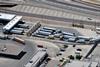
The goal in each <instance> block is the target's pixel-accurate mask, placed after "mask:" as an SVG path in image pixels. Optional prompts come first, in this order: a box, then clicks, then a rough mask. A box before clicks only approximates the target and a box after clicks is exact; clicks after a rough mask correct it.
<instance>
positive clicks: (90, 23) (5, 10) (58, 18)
mask: <svg viewBox="0 0 100 67" xmlns="http://www.w3.org/2000/svg"><path fill="white" fill-rule="evenodd" d="M0 12H3V13H10V14H16V15H22V16H29V17H37V18H41V19H49V20H56V21H64V22H66V23H73V22H74V23H80V24H85V25H93V26H94V25H95V23H96V25H100V22H95V21H91V20H90V21H85V20H77V19H69V18H62V17H54V16H47V15H40V14H32V13H27V12H20V11H14V10H9V9H4V8H0Z"/></svg>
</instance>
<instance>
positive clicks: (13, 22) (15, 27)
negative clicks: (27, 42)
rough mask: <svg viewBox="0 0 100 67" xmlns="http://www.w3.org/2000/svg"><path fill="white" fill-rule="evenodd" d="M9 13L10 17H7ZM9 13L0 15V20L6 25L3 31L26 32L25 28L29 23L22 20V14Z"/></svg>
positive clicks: (9, 32)
mask: <svg viewBox="0 0 100 67" xmlns="http://www.w3.org/2000/svg"><path fill="white" fill-rule="evenodd" d="M4 15H5V14H4ZM7 15H8V17H10V18H5V17H6V16H7ZM7 15H5V16H2V17H0V21H1V22H0V23H1V24H3V25H5V26H4V27H3V33H6V34H12V33H14V34H23V33H24V29H23V28H28V27H29V26H28V25H26V24H25V22H23V21H21V18H22V16H15V15H9V14H7ZM4 18H5V19H4ZM11 18H12V19H11Z"/></svg>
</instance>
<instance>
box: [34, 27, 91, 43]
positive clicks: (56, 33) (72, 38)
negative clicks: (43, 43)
mask: <svg viewBox="0 0 100 67" xmlns="http://www.w3.org/2000/svg"><path fill="white" fill-rule="evenodd" d="M50 35H53V38H54V37H56V38H60V40H65V41H69V42H77V43H86V42H87V41H90V39H91V38H90V37H86V36H76V35H75V33H69V32H63V31H62V30H59V29H56V28H51V27H42V28H39V29H38V30H37V31H36V32H35V33H33V36H37V37H43V38H45V37H49V36H50Z"/></svg>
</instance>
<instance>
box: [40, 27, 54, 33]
mask: <svg viewBox="0 0 100 67" xmlns="http://www.w3.org/2000/svg"><path fill="white" fill-rule="evenodd" d="M40 31H44V32H50V33H52V32H53V31H52V30H47V29H43V28H42V29H40Z"/></svg>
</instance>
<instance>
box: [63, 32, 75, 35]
mask: <svg viewBox="0 0 100 67" xmlns="http://www.w3.org/2000/svg"><path fill="white" fill-rule="evenodd" d="M62 34H63V35H69V36H74V34H73V33H69V32H62Z"/></svg>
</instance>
